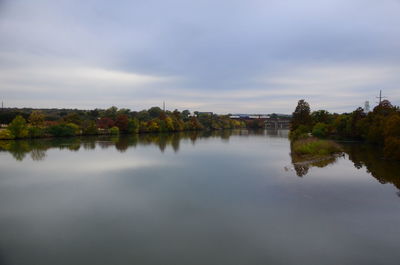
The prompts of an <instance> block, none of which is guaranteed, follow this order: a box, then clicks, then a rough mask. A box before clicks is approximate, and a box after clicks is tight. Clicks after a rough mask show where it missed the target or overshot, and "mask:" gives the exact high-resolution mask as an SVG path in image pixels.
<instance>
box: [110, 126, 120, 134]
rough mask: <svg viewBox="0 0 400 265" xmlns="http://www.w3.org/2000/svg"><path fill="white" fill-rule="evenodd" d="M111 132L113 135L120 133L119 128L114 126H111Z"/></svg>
mask: <svg viewBox="0 0 400 265" xmlns="http://www.w3.org/2000/svg"><path fill="white" fill-rule="evenodd" d="M110 134H112V135H118V134H119V128H118V127H116V126H114V127H111V128H110Z"/></svg>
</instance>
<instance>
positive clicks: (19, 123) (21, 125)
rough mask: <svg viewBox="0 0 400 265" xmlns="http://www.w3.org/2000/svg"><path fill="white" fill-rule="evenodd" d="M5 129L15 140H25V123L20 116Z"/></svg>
mask: <svg viewBox="0 0 400 265" xmlns="http://www.w3.org/2000/svg"><path fill="white" fill-rule="evenodd" d="M7 129H8V130H10V132H11V133H12V135H13V136H15V138H26V137H28V134H29V132H28V127H27V125H26V121H25V119H24V118H23V117H22V116H20V115H18V116H17V117H15V118H14V120H13V121H12V122H11V123H10V125H8V127H7Z"/></svg>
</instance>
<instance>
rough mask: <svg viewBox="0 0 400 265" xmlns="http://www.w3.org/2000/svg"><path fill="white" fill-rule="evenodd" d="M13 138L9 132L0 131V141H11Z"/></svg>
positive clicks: (6, 130)
mask: <svg viewBox="0 0 400 265" xmlns="http://www.w3.org/2000/svg"><path fill="white" fill-rule="evenodd" d="M14 138H15V137H14V135H13V134H12V132H11V131H10V130H8V129H5V130H0V140H12V139H14Z"/></svg>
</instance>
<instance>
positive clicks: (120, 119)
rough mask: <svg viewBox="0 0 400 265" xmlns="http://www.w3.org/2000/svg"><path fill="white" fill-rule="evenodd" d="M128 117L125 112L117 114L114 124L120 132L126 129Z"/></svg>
mask: <svg viewBox="0 0 400 265" xmlns="http://www.w3.org/2000/svg"><path fill="white" fill-rule="evenodd" d="M128 123H129V117H128V115H126V114H119V115H118V116H117V118H116V119H115V126H117V127H118V129H119V131H120V132H124V133H125V132H127V131H128Z"/></svg>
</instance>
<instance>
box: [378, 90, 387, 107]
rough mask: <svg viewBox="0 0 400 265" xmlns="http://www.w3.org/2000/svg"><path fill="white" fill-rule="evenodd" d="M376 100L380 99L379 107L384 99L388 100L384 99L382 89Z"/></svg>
mask: <svg viewBox="0 0 400 265" xmlns="http://www.w3.org/2000/svg"><path fill="white" fill-rule="evenodd" d="M376 98H377V99H379V102H377V103H378V104H379V105H380V104H381V102H382V99H383V98H386V97H383V96H382V89H381V90H379V97H376Z"/></svg>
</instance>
